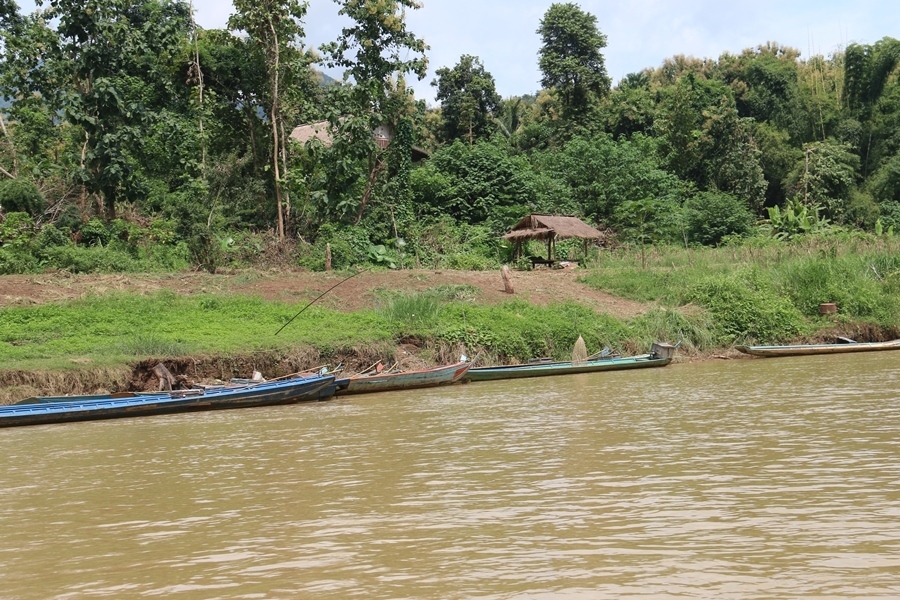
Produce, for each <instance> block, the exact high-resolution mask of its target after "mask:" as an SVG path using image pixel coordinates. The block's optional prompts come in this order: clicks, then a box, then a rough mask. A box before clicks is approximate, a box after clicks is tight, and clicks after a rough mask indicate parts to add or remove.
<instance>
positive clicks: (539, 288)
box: [0, 268, 651, 318]
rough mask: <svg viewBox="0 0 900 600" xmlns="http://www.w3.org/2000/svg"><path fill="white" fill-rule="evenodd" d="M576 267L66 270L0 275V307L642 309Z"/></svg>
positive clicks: (631, 312) (620, 313)
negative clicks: (462, 293) (163, 293)
mask: <svg viewBox="0 0 900 600" xmlns="http://www.w3.org/2000/svg"><path fill="white" fill-rule="evenodd" d="M579 275H580V273H579V272H578V271H577V270H568V269H540V268H539V269H536V270H534V271H512V272H511V282H512V285H513V289H514V290H515V294H513V295H510V294H507V293H505V292H504V290H503V280H502V279H501V277H500V272H499V271H432V270H411V271H379V272H371V271H367V272H364V273H361V274H359V275H357V276H355V277H352V278H350V279H347V280H346V281H342V280H343V279H345V278H346V274H337V273H312V272H308V271H266V272H257V271H250V270H247V271H237V272H233V273H225V274H216V275H210V274H207V273H174V274H160V275H154V274H125V275H121V274H118V275H71V274H68V273H52V274H42V275H7V276H2V277H0V306H4V307H5V306H28V305H33V304H43V303H47V302H61V301H66V300H74V299H78V298H83V297H86V296H91V295H103V294H108V293H116V292H128V293H137V294H145V293H146V294H150V293H154V292H157V291H160V290H171V291H173V292H176V293H179V294H204V293H207V294H241V295H253V296H259V297H262V298H265V299H267V300H279V301H285V302H295V303H298V304H304V303H307V302H310V301H312V300H313V299H315V298H316V297H318V296H319V295H321V294H322V293H323V292H325V291H326V290H328V289H329V288H331V287H332V286H334V285H335V284H337V283H339V282H340V285H338V286H337V287H335V288H334V289H332V290H331V291H329V292H328V293H327V294H326V295H325V296H323V297H322V298H321V300H319V301H318V304H319V305H321V306H325V307H328V308H331V309H334V310H340V311H347V312H350V311H356V310H360V309H366V308H371V307H373V306H375V305H376V304H377V302H378V298H379V297H380V296H381V295H383V294H385V293H388V292H396V291H402V292H420V291H424V290H427V289H432V288H437V287H441V286H466V288H463V289H470V290H471V294H472V296H471V297H472V300H473V301H475V302H478V303H480V304H494V303H498V302H504V301H508V300H510V299H514V298H517V299H522V300H525V301H527V302H532V303H534V304H538V305H547V304H550V303H553V302H563V301H574V302H578V303H580V304H582V305H585V306H588V307H590V308H593V309H594V310H596V311H598V312H602V313H607V314H609V315H612V316H614V317H618V318H630V317H634V316H637V315H640V314H642V313H644V312H646V311H647V310H648V309H649V308H651V307H650V306H649V305H647V304H642V303H640V302H633V301H630V300H625V299H622V298H618V297H616V296H613V295H611V294H607V293H605V292H602V291H599V290H594V289H591V288H589V287H588V286H586V285H584V284H582V283H579V282H578V277H579Z"/></svg>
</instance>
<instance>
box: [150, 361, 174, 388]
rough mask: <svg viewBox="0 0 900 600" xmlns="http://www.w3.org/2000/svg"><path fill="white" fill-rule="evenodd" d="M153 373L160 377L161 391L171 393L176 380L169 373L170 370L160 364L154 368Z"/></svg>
mask: <svg viewBox="0 0 900 600" xmlns="http://www.w3.org/2000/svg"><path fill="white" fill-rule="evenodd" d="M153 372H154V373H155V374H156V376H157V377H159V389H160V391H167V392H168V391H171V390H172V386H173V385H175V378H174V377H173V376H172V374H171V373H169V370H168V369H167V368H166V366H165V365H164V364H162V363H159V364H158V365H156V366H155V367H153Z"/></svg>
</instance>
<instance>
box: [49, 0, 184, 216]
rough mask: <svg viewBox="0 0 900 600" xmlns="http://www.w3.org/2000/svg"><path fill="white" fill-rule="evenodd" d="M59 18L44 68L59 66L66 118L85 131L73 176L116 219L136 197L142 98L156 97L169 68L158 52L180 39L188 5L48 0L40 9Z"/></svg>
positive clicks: (162, 0) (164, 0) (159, 0)
mask: <svg viewBox="0 0 900 600" xmlns="http://www.w3.org/2000/svg"><path fill="white" fill-rule="evenodd" d="M44 17H45V18H46V20H47V21H50V22H53V21H56V22H58V25H57V30H56V32H57V34H58V39H57V40H55V42H54V43H53V45H52V46H51V47H49V48H45V54H46V60H45V61H44V64H46V65H47V68H48V69H49V68H50V67H52V66H54V65H55V68H56V69H57V72H60V73H61V72H65V74H66V76H67V78H68V82H67V84H65V85H59V86H58V87H57V88H56V89H54V90H49V91H50V92H51V93H56V94H58V93H59V92H60V91H61V89H66V88H68V90H69V92H68V94H67V96H66V98H65V101H64V113H65V116H66V118H67V120H68V121H69V122H70V123H72V124H73V125H76V126H77V127H79V128H81V130H82V131H83V132H84V143H83V146H82V148H81V153H80V161H79V162H80V170H79V171H80V172H79V173H78V176H77V179H78V180H80V183H82V184H83V185H84V186H85V188H86V189H87V190H88V191H90V192H92V193H95V194H97V195H98V196H99V197H100V198H101V199H102V205H103V209H104V212H105V214H106V217H107V218H109V219H112V218H114V217H115V204H116V201H117V200H118V199H120V198H123V197H124V198H126V199H133V198H135V197H137V195H138V189H137V188H136V187H135V185H134V183H135V181H134V173H135V170H136V168H137V161H136V160H135V155H136V154H137V153H138V152H139V149H140V145H141V141H142V132H143V129H144V126H145V124H146V123H147V122H148V120H149V119H152V118H153V112H152V111H151V109H150V107H149V106H148V105H147V103H146V99H147V98H148V97H151V98H152V97H157V98H158V97H160V96H162V95H164V94H158V93H156V90H155V89H154V88H155V87H157V86H160V87H165V86H166V84H167V83H168V73H167V72H165V71H164V70H163V69H162V68H161V67H160V58H161V57H167V56H170V55H172V54H173V53H175V52H177V49H178V48H179V47H180V46H181V44H182V43H183V42H184V40H185V39H186V32H187V31H188V30H189V26H190V10H189V7H188V5H187V4H186V3H184V2H173V1H170V0H144V1H143V2H140V3H135V2H133V1H131V0H50V8H49V9H48V10H47V11H46V14H45V15H44Z"/></svg>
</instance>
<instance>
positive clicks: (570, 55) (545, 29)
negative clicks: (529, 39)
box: [537, 2, 610, 117]
mask: <svg viewBox="0 0 900 600" xmlns="http://www.w3.org/2000/svg"><path fill="white" fill-rule="evenodd" d="M537 33H538V34H540V36H541V43H542V46H541V49H540V50H539V51H538V56H539V60H538V66H539V67H540V70H541V73H542V77H541V85H543V86H544V87H546V88H556V89H557V90H558V91H559V93H560V95H561V98H562V104H563V110H564V112H565V113H566V114H567V115H568V116H570V117H578V116H580V115H583V114H584V113H585V112H586V110H587V108H588V106H589V105H590V101H591V98H592V96H604V95H605V94H606V93H607V92H608V91H609V87H610V79H609V77H608V76H607V74H606V64H605V62H604V59H603V55H602V54H601V53H600V50H601V49H602V48H605V47H606V36H605V35H603V34H602V33H601V32H600V30H599V29H598V28H597V17H595V16H594V15H592V14H590V13H587V12H584V11H583V10H581V8H579V7H578V5H577V4H573V3H571V2H570V3H566V4H552V5H550V8H549V9H547V12H546V13H545V14H544V18H543V19H541V24H540V27H538V30H537Z"/></svg>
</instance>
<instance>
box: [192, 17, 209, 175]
mask: <svg viewBox="0 0 900 600" xmlns="http://www.w3.org/2000/svg"><path fill="white" fill-rule="evenodd" d="M190 10H191V34H192V35H193V37H194V64H193V69H194V73H195V74H196V77H197V85H198V88H199V92H200V96H199V103H200V115H199V117H198V122H199V123H198V124H199V127H200V170H201V173H202V176H203V179H206V136H205V135H203V70H202V69H201V68H200V44H199V42H198V40H197V23H196V21H194V3H193V2H191V3H190Z"/></svg>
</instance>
